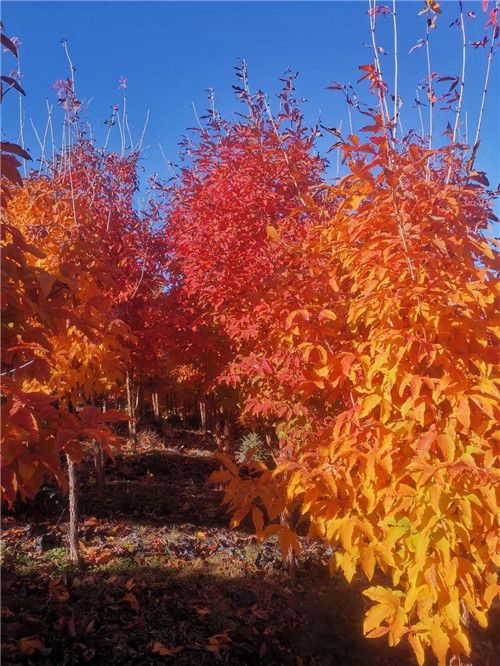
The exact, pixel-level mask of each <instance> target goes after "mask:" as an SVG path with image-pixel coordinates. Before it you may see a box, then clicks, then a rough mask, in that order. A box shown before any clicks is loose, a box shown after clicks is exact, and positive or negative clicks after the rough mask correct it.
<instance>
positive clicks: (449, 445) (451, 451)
mask: <svg viewBox="0 0 500 666" xmlns="http://www.w3.org/2000/svg"><path fill="white" fill-rule="evenodd" d="M436 441H437V444H438V446H439V448H440V449H441V452H442V453H443V455H444V457H445V459H446V461H447V462H451V461H452V460H453V459H454V457H455V442H454V441H453V439H452V438H451V437H450V436H449V435H438V436H437V437H436Z"/></svg>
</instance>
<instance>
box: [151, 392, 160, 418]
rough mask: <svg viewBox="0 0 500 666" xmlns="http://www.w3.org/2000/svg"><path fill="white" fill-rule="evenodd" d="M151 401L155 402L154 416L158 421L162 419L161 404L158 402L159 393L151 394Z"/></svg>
mask: <svg viewBox="0 0 500 666" xmlns="http://www.w3.org/2000/svg"><path fill="white" fill-rule="evenodd" d="M151 400H152V402H153V414H154V415H155V418H156V419H159V418H160V403H159V400H158V391H153V393H152V394H151Z"/></svg>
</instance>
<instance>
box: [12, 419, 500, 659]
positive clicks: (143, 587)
mask: <svg viewBox="0 0 500 666" xmlns="http://www.w3.org/2000/svg"><path fill="white" fill-rule="evenodd" d="M167 444H168V446H167V448H165V449H162V450H155V451H149V452H143V453H139V454H136V455H133V454H124V455H121V456H119V457H118V458H117V459H116V461H115V463H114V464H112V465H111V466H108V469H107V485H106V489H105V490H104V491H103V492H102V493H99V492H97V491H96V489H95V485H94V481H93V476H92V468H91V466H90V464H86V465H84V466H83V467H82V469H81V473H80V487H81V495H82V498H81V512H82V526H81V530H80V537H81V545H82V551H83V554H84V560H85V561H84V565H83V567H82V569H81V570H80V571H77V570H76V569H75V568H74V567H72V566H70V565H69V564H68V563H67V560H66V553H65V547H64V542H65V532H66V530H67V523H66V522H65V521H66V520H67V518H66V512H65V508H64V501H63V500H62V499H61V498H60V497H59V496H58V495H57V493H54V492H53V491H50V490H46V491H44V492H43V493H42V494H41V495H40V496H39V497H38V498H37V501H36V503H35V504H34V505H31V506H29V507H26V506H23V507H19V509H18V510H17V512H16V515H15V516H9V515H7V516H6V517H4V521H3V522H4V525H3V526H4V537H3V541H4V563H3V580H2V585H3V599H2V620H3V638H2V641H3V646H2V652H3V663H4V664H5V665H13V664H30V663H32V664H47V665H48V664H50V665H55V664H64V665H66V664H84V663H88V664H103V663H109V664H154V663H166V662H172V663H176V664H179V665H181V664H197V665H198V664H200V665H202V664H220V663H223V664H231V665H233V664H234V665H239V664H270V665H276V666H278V665H288V664H290V665H293V666H305V665H309V664H311V665H313V664H314V665H318V666H330V665H332V666H333V665H336V664H339V665H341V664H342V665H344V664H345V665H346V666H354V665H359V666H365V665H366V666H372V665H373V666H382V665H386V666H396V665H397V666H400V665H401V666H403V665H412V664H415V663H416V662H415V660H414V659H413V657H412V655H411V654H410V652H409V651H408V650H407V649H406V648H405V647H404V646H398V647H397V648H388V647H387V645H386V643H385V639H380V640H367V639H365V638H363V635H362V618H363V615H364V610H365V607H366V600H365V598H364V597H363V596H362V595H361V590H362V589H363V588H364V587H365V586H366V582H365V581H364V580H362V579H359V580H358V581H356V580H355V581H354V583H353V584H351V585H347V584H346V583H345V581H344V579H343V578H342V577H335V578H333V579H330V578H329V577H328V575H327V572H326V567H325V566H324V561H325V553H324V552H323V551H322V549H321V548H320V547H319V546H315V545H309V546H308V547H307V548H306V552H305V555H304V557H303V559H302V561H301V563H300V567H299V571H298V576H297V581H296V584H295V585H294V586H292V585H291V584H290V582H289V580H288V578H287V576H286V574H285V573H284V571H283V569H282V567H281V563H280V558H279V553H278V550H277V547H276V545H275V544H273V543H267V544H264V545H263V546H262V545H258V544H257V543H256V542H255V540H254V539H253V537H252V535H251V532H245V530H244V529H242V530H240V531H234V530H229V529H228V527H227V525H228V518H227V516H226V515H225V513H224V511H223V509H221V507H220V493H218V492H217V491H216V490H214V489H213V488H210V487H208V486H207V485H206V479H207V477H208V475H209V473H210V472H211V471H212V470H213V469H215V468H216V467H217V464H216V462H215V460H214V458H213V456H212V453H211V452H210V451H209V450H207V448H206V445H207V443H206V442H202V441H201V438H200V437H199V436H198V435H196V434H195V433H186V432H184V433H182V432H181V433H177V435H176V439H175V440H170V441H168V442H167ZM203 446H205V448H201V447H203ZM497 628H498V627H497ZM492 635H494V634H492ZM475 652H476V658H475V659H474V664H477V666H488V665H489V666H494V665H495V664H497V663H500V659H499V660H498V661H496V657H498V656H499V655H498V653H496V655H495V652H494V644H493V640H492V639H491V638H488V635H487V634H482V635H481V636H480V637H479V638H478V640H477V641H476V643H475ZM429 663H432V662H429Z"/></svg>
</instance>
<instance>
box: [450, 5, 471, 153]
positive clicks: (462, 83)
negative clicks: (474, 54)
mask: <svg viewBox="0 0 500 666" xmlns="http://www.w3.org/2000/svg"><path fill="white" fill-rule="evenodd" d="M458 4H459V6H460V29H461V32H462V74H461V76H460V88H459V93H458V104H457V112H456V114H455V124H454V126H453V138H452V140H451V141H452V143H455V140H456V136H457V130H458V125H459V122H460V114H461V113H462V101H463V97H464V86H465V58H466V46H467V41H466V37H465V21H464V7H463V3H462V0H458Z"/></svg>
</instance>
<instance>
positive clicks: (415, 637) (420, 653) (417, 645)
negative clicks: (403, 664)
mask: <svg viewBox="0 0 500 666" xmlns="http://www.w3.org/2000/svg"><path fill="white" fill-rule="evenodd" d="M408 643H409V644H410V645H411V647H412V649H413V652H414V653H415V656H416V658H417V662H418V665H419V666H423V663H424V661H425V651H424V647H423V645H422V641H421V639H420V636H419V634H414V633H413V632H410V633H409V634H408Z"/></svg>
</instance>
